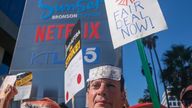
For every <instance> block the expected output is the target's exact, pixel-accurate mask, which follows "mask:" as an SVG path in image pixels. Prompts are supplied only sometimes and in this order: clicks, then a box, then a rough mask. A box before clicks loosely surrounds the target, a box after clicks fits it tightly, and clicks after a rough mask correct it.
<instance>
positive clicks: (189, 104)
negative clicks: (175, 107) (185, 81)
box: [181, 91, 192, 108]
mask: <svg viewBox="0 0 192 108" xmlns="http://www.w3.org/2000/svg"><path fill="white" fill-rule="evenodd" d="M181 108H192V91H190V92H188V93H186V94H185V96H184V99H183V100H182V102H181Z"/></svg>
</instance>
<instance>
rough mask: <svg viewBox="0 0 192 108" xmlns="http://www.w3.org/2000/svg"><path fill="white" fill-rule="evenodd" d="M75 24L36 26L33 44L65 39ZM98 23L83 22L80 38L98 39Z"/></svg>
mask: <svg viewBox="0 0 192 108" xmlns="http://www.w3.org/2000/svg"><path fill="white" fill-rule="evenodd" d="M74 25H75V24H59V25H46V26H45V25H44V26H40V25H39V26H37V29H36V35H35V42H36V43H38V42H44V41H53V40H56V39H58V40H61V39H62V38H65V39H67V38H68V37H69V35H70V33H71V31H72V29H73V27H74ZM99 27H100V22H85V23H84V24H83V27H82V31H83V33H82V36H83V38H84V39H88V38H89V39H99V38H100V35H99Z"/></svg>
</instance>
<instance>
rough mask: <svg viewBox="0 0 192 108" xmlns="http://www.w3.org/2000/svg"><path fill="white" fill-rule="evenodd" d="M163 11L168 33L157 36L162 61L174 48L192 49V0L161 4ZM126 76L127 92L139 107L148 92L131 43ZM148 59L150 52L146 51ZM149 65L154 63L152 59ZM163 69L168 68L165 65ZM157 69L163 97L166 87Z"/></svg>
mask: <svg viewBox="0 0 192 108" xmlns="http://www.w3.org/2000/svg"><path fill="white" fill-rule="evenodd" d="M159 4H160V7H161V10H162V12H163V14H164V17H165V20H166V22H167V25H168V29H167V30H165V31H161V32H159V33H157V35H158V40H157V52H158V54H159V58H160V60H162V57H163V53H164V52H166V50H168V49H170V48H171V45H173V44H184V45H186V46H192V27H191V26H192V12H191V11H192V7H191V4H192V0H182V1H181V0H174V1H173V0H159ZM124 51H125V52H124V54H126V56H124V66H125V67H126V68H125V70H124V76H125V79H126V82H125V83H126V89H127V95H128V100H129V104H130V105H134V104H137V101H138V99H139V98H141V97H143V94H144V93H143V92H144V89H146V88H147V83H146V79H145V77H144V76H142V74H141V61H140V57H139V52H138V49H137V46H136V42H131V43H129V44H127V45H126V46H124ZM145 51H146V54H147V56H148V55H149V53H148V50H145ZM148 61H149V62H150V59H149V57H148ZM161 65H162V68H163V67H164V66H163V64H162V63H161ZM156 68H157V77H158V85H159V88H160V96H161V95H162V93H163V85H162V83H161V81H160V79H159V76H160V75H159V70H158V67H157V65H156Z"/></svg>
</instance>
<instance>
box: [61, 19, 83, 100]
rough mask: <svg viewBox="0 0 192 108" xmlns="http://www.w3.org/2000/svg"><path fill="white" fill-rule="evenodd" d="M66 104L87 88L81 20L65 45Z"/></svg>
mask: <svg viewBox="0 0 192 108" xmlns="http://www.w3.org/2000/svg"><path fill="white" fill-rule="evenodd" d="M65 48H66V57H65V68H66V70H65V103H67V102H68V101H69V100H70V99H71V98H72V97H73V96H74V95H75V94H76V93H77V92H79V91H80V90H81V89H83V88H84V87H85V83H84V69H83V55H82V49H81V28H80V20H79V21H78V23H77V24H76V25H75V26H74V28H73V30H72V32H71V35H70V37H69V39H68V40H67V41H66V44H65Z"/></svg>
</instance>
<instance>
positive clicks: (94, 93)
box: [87, 65, 125, 108]
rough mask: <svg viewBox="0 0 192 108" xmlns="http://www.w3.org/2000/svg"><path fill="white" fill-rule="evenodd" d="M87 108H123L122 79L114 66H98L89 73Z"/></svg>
mask: <svg viewBox="0 0 192 108" xmlns="http://www.w3.org/2000/svg"><path fill="white" fill-rule="evenodd" d="M87 82H88V88H87V98H88V108H123V107H124V104H125V91H124V78H123V76H122V72H121V69H120V68H118V67H115V66H110V65H105V66H99V67H96V68H93V69H90V71H89V78H88V80H87Z"/></svg>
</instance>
